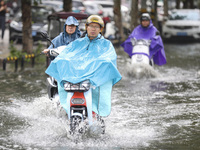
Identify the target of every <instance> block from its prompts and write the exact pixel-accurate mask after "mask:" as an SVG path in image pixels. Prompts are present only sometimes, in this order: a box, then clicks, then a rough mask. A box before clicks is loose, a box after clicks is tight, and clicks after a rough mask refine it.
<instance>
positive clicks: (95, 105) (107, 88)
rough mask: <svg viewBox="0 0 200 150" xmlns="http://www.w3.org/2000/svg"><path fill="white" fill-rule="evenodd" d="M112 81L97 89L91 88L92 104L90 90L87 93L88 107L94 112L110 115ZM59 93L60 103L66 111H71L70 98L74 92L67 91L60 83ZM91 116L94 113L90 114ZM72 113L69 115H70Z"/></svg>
mask: <svg viewBox="0 0 200 150" xmlns="http://www.w3.org/2000/svg"><path fill="white" fill-rule="evenodd" d="M112 85H113V83H112V81H109V82H106V83H104V84H103V85H101V86H99V87H96V88H95V89H93V88H91V90H92V91H91V96H92V106H91V105H90V103H89V101H88V99H91V98H90V95H89V93H88V92H86V93H85V99H86V100H87V102H88V103H87V108H88V109H92V111H93V112H95V113H96V114H98V115H100V116H104V117H105V116H108V115H109V114H110V112H111V92H112ZM58 93H59V98H60V104H61V106H62V107H63V108H64V109H65V111H66V113H67V114H69V113H70V111H69V110H70V99H71V97H72V96H73V93H72V92H66V91H65V90H64V88H62V87H61V86H60V84H58ZM88 115H89V116H88V117H89V118H90V117H91V115H92V114H88ZM69 116H70V115H68V117H69Z"/></svg>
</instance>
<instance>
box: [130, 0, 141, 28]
mask: <svg viewBox="0 0 200 150" xmlns="http://www.w3.org/2000/svg"><path fill="white" fill-rule="evenodd" d="M138 15H139V14H138V0H132V4H131V12H130V16H131V31H133V29H134V28H135V27H136V26H137V25H138V17H139V16H138Z"/></svg>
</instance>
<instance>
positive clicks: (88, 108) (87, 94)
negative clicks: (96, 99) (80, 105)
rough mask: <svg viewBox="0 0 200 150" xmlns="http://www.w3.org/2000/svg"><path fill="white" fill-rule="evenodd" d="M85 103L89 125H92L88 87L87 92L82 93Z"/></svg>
mask: <svg viewBox="0 0 200 150" xmlns="http://www.w3.org/2000/svg"><path fill="white" fill-rule="evenodd" d="M84 96H85V99H86V104H87V115H88V121H89V125H92V90H91V89H89V90H88V91H87V92H85V93H84Z"/></svg>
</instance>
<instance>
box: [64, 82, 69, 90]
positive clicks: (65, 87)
mask: <svg viewBox="0 0 200 150" xmlns="http://www.w3.org/2000/svg"><path fill="white" fill-rule="evenodd" d="M70 87H71V84H70V83H69V82H65V83H64V89H65V90H66V91H69V90H70Z"/></svg>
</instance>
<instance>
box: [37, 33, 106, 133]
mask: <svg viewBox="0 0 200 150" xmlns="http://www.w3.org/2000/svg"><path fill="white" fill-rule="evenodd" d="M41 35H42V37H43V38H45V39H46V40H48V41H49V42H51V40H50V38H49V37H48V35H47V34H46V33H41ZM51 43H52V42H51ZM65 47H66V46H61V47H58V48H52V49H50V50H49V54H48V55H49V56H53V57H56V56H58V55H59V54H60V53H61V52H62V50H63V49H64V48H65ZM47 84H48V86H47V87H48V96H49V98H50V99H51V100H54V99H59V96H58V83H57V81H56V80H55V79H54V78H53V77H48V78H47ZM63 87H64V90H65V91H66V95H67V96H66V104H65V108H64V109H67V110H68V111H67V115H68V119H69V121H70V134H75V133H84V132H85V131H86V130H88V129H90V130H94V128H88V127H90V126H91V125H93V124H94V123H96V125H97V126H98V129H97V130H98V131H95V132H98V133H99V132H100V133H101V134H103V133H104V132H105V123H104V120H103V119H102V118H101V116H99V115H98V114H96V113H95V112H93V111H92V86H91V84H90V81H89V80H85V81H82V82H80V83H77V84H73V83H70V82H68V81H63ZM81 123H84V124H85V125H84V126H81V125H80V124H81ZM97 126H96V127H97ZM95 130H96V129H95ZM89 132H90V131H89Z"/></svg>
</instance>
